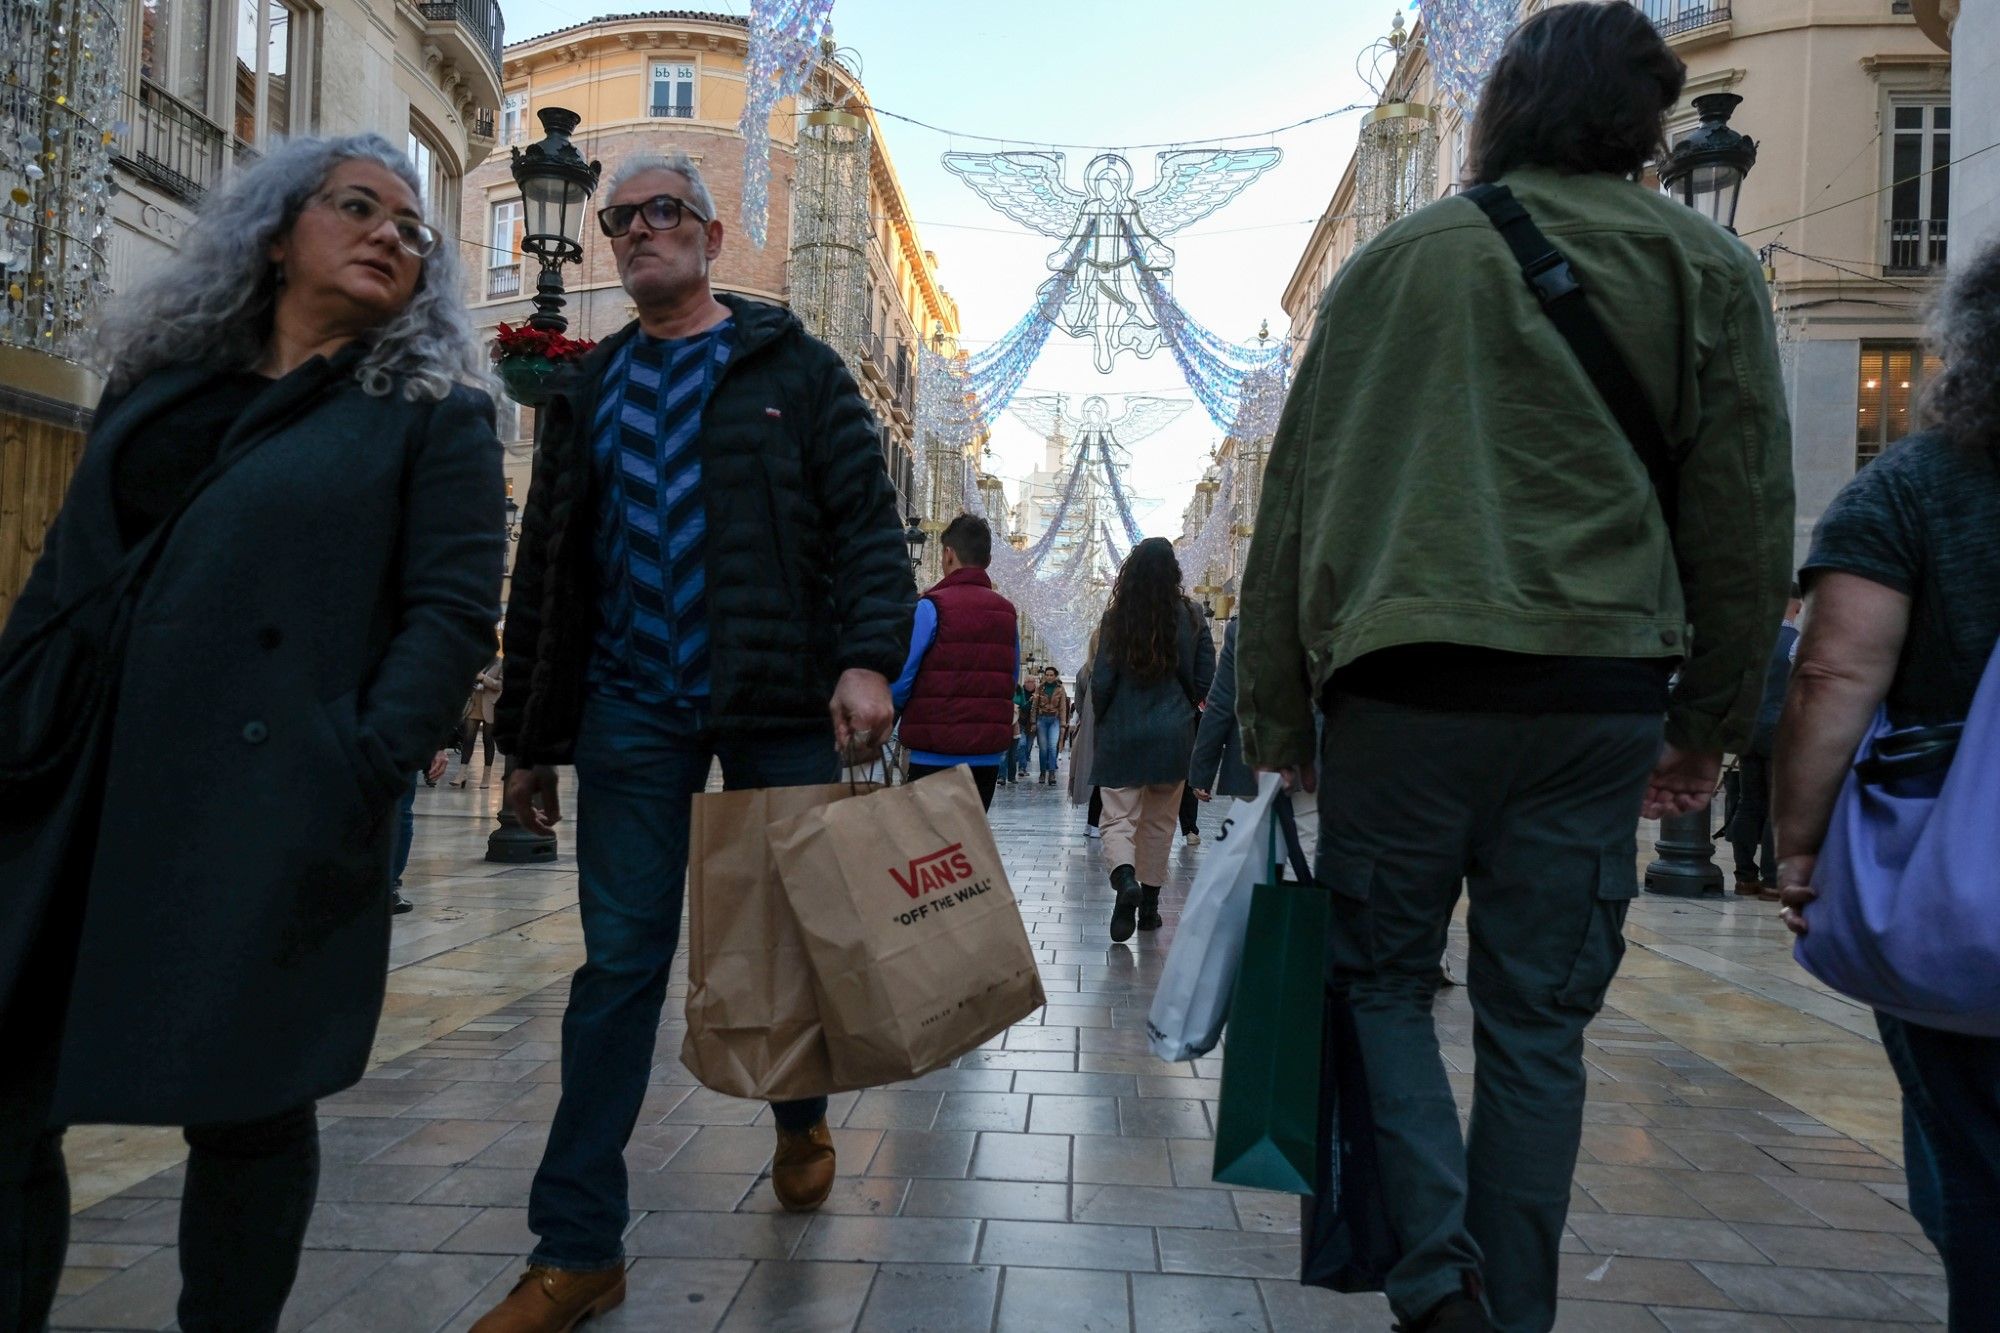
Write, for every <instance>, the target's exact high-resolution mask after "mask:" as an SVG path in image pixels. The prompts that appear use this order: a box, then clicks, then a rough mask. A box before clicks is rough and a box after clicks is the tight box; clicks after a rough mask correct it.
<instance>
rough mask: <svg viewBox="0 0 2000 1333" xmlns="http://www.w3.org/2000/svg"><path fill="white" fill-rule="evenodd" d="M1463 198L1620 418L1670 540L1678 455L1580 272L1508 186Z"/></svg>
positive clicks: (1478, 189)
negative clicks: (1493, 233)
mask: <svg viewBox="0 0 2000 1333" xmlns="http://www.w3.org/2000/svg"><path fill="white" fill-rule="evenodd" d="M1465 197H1466V198H1468V199H1470V200H1471V201H1472V202H1473V203H1475V204H1478V205H1479V208H1480V211H1481V212H1483V213H1485V214H1486V217H1487V220H1488V221H1490V222H1492V224H1493V226H1494V227H1495V229H1497V230H1498V231H1499V233H1500V237H1501V239H1502V240H1504V241H1506V242H1507V248H1508V249H1510V250H1512V251H1513V252H1514V259H1515V261H1516V262H1517V263H1519V264H1520V266H1521V276H1522V277H1524V278H1526V279H1527V281H1528V286H1529V287H1530V288H1531V289H1533V291H1534V293H1535V296H1536V298H1537V299H1538V300H1540V302H1541V303H1542V310H1543V312H1544V313H1546V314H1547V315H1548V317H1549V321H1550V322H1551V323H1552V324H1554V325H1555V326H1556V332H1558V333H1560V334H1562V336H1563V340H1564V341H1565V342H1567V343H1568V344H1569V348H1570V351H1572V352H1574V353H1575V354H1576V359H1577V361H1578V362H1579V363H1581V364H1582V366H1583V371H1584V373H1585V374H1586V375H1588V376H1590V382H1591V383H1592V384H1593V385H1595V386H1596V387H1597V393H1598V396H1599V397H1601V398H1602V399H1603V400H1604V405H1605V406H1606V407H1609V408H1610V409H1611V415H1612V416H1614V417H1616V418H1617V419H1618V426H1619V429H1621V430H1623V431H1624V432H1625V438H1626V439H1627V440H1628V441H1630V442H1631V445H1632V450H1633V452H1634V453H1636V454H1638V455H1639V461H1640V462H1641V463H1644V464H1645V465H1646V475H1647V476H1648V477H1650V478H1652V481H1653V494H1654V495H1655V496H1657V497H1658V498H1659V502H1660V513H1661V514H1662V515H1663V516H1664V517H1665V518H1666V520H1667V532H1668V534H1669V535H1671V534H1672V533H1673V531H1674V524H1675V520H1676V519H1677V518H1678V517H1679V514H1680V475H1679V472H1678V469H1677V466H1676V463H1675V460H1674V456H1673V450H1672V449H1671V448H1670V447H1669V446H1668V444H1667V437H1666V433H1665V432H1664V431H1662V430H1661V429H1660V423H1659V420H1658V418H1656V417H1655V416H1654V415H1653V410H1652V408H1651V407H1650V406H1648V405H1647V402H1646V395H1645V392H1644V391H1643V390H1641V389H1640V387H1639V381H1638V380H1637V379H1636V378H1635V377H1634V376H1633V374H1632V368H1631V367H1630V366H1628V365H1626V364H1625V358H1624V357H1622V356H1620V355H1619V354H1618V348H1617V346H1616V345H1615V344H1613V343H1612V341H1611V337H1610V335H1609V334H1608V333H1606V332H1605V329H1604V324H1603V323H1602V321H1600V320H1599V319H1598V318H1597V316H1596V315H1595V314H1593V313H1592V312H1591V309H1590V304H1589V302H1587V301H1585V300H1584V297H1583V284H1582V282H1581V281H1579V280H1578V278H1577V275H1576V271H1575V270H1574V269H1572V268H1571V267H1570V263H1569V260H1568V258H1567V257H1565V256H1564V254H1563V253H1562V251H1560V250H1558V249H1556V248H1555V246H1554V245H1553V244H1552V243H1550V241H1549V238H1548V237H1547V236H1544V235H1543V234H1542V229H1541V228H1540V227H1537V226H1536V225H1535V220H1534V219H1533V218H1532V217H1530V216H1528V210H1527V209H1525V208H1523V207H1522V206H1521V201H1520V200H1518V199H1516V198H1515V197H1514V193H1513V191H1511V190H1509V189H1508V188H1507V187H1506V186H1504V185H1491V184H1488V185H1475V186H1473V187H1472V188H1471V189H1469V190H1467V191H1465Z"/></svg>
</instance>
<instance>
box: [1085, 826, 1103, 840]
mask: <svg viewBox="0 0 2000 1333" xmlns="http://www.w3.org/2000/svg"><path fill="white" fill-rule="evenodd" d="M1083 831H1084V832H1085V833H1088V834H1089V835H1090V836H1091V837H1093V838H1101V837H1103V836H1104V830H1103V829H1101V828H1099V827H1097V825H1095V824H1086V825H1084V829H1083Z"/></svg>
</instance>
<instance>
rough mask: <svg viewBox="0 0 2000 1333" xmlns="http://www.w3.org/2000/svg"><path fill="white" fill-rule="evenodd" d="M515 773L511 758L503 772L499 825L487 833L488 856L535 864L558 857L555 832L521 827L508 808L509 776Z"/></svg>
mask: <svg viewBox="0 0 2000 1333" xmlns="http://www.w3.org/2000/svg"><path fill="white" fill-rule="evenodd" d="M513 775H514V761H513V760H512V759H509V760H508V761H507V764H506V767H505V768H503V769H502V770H501V774H500V790H501V800H500V814H499V816H498V820H499V827H497V828H495V829H494V830H493V831H492V832H491V833H489V834H487V835H486V859H487V860H489V861H497V862H499V863H501V864H502V865H536V864H539V863H541V862H545V861H553V860H555V859H556V835H555V834H553V833H535V832H533V831H531V830H529V829H526V828H524V827H522V825H521V821H520V820H518V819H516V818H514V812H513V811H512V810H510V809H508V808H507V801H506V790H507V779H508V778H510V777H512V776H513Z"/></svg>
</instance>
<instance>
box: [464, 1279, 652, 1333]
mask: <svg viewBox="0 0 2000 1333" xmlns="http://www.w3.org/2000/svg"><path fill="white" fill-rule="evenodd" d="M624 1302H625V1265H623V1264H620V1265H618V1267H616V1268H600V1269H598V1270H597V1271H595V1272H591V1273H572V1272H569V1271H567V1270H565V1269H561V1268H543V1267H541V1266H539V1265H536V1264H530V1265H529V1266H528V1271H527V1272H525V1273H523V1274H521V1280H520V1281H519V1282H516V1283H515V1284H514V1289H513V1290H512V1291H510V1292H508V1293H507V1299H506V1300H504V1301H502V1302H500V1303H499V1304H498V1305H496V1306H494V1307H493V1308H492V1309H491V1310H488V1311H487V1312H486V1314H485V1315H484V1316H483V1317H481V1319H480V1321H479V1322H478V1323H476V1324H474V1325H473V1326H472V1333H569V1330H571V1329H573V1328H575V1327H576V1326H577V1325H578V1324H580V1323H582V1322H583V1321H584V1320H586V1319H588V1318H590V1317H591V1316H592V1315H599V1314H608V1313H610V1312H611V1311H613V1310H615V1309H617V1308H618V1307H619V1306H620V1305H622V1304H624Z"/></svg>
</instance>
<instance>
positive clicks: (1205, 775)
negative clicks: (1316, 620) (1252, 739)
mask: <svg viewBox="0 0 2000 1333" xmlns="http://www.w3.org/2000/svg"><path fill="white" fill-rule="evenodd" d="M1239 623H1240V622H1239V621H1237V620H1235V619H1231V620H1230V622H1229V625H1228V627H1227V628H1226V629H1224V630H1223V631H1222V653H1221V655H1220V656H1218V657H1217V658H1216V660H1215V680H1214V681H1213V682H1212V683H1211V684H1210V685H1209V687H1208V698H1207V700H1206V701H1205V703H1204V704H1203V706H1202V710H1201V725H1200V726H1199V727H1198V728H1197V729H1196V731H1195V737H1194V756H1193V758H1192V759H1190V760H1189V762H1188V789H1189V790H1190V791H1192V792H1193V793H1194V797H1195V799H1196V800H1198V801H1208V800H1213V799H1214V798H1215V797H1217V796H1230V797H1234V798H1236V799H1237V800H1248V799H1249V798H1251V797H1252V796H1255V795H1256V794H1257V775H1256V774H1255V773H1252V772H1251V771H1250V767H1249V765H1247V764H1245V763H1244V762H1243V733H1242V728H1241V727H1239V726H1238V725H1237V723H1236V627H1237V625H1238V624H1239Z"/></svg>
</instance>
